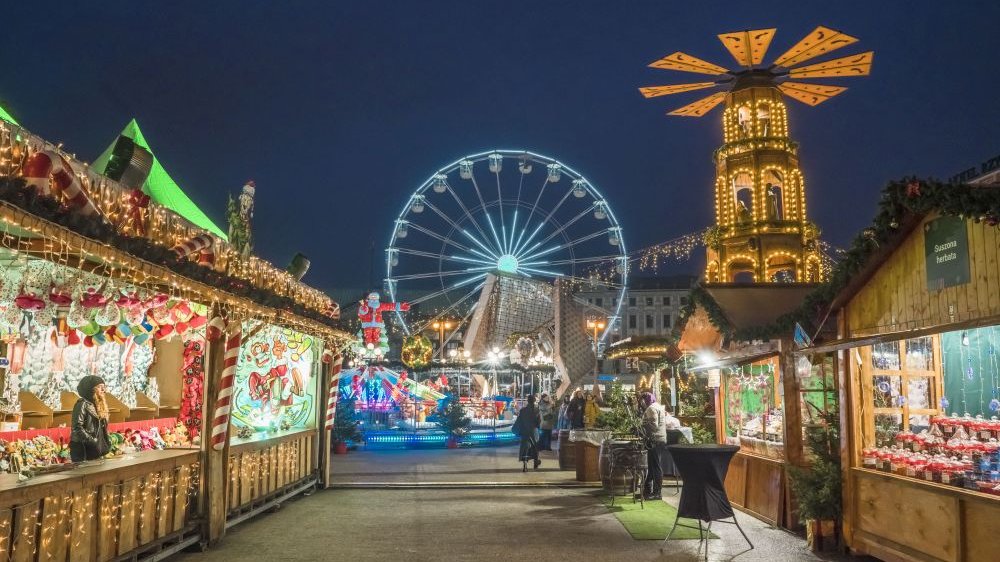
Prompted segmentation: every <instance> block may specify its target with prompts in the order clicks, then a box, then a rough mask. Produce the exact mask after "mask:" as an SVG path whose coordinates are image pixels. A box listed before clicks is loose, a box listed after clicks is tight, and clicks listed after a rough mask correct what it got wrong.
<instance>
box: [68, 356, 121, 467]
mask: <svg viewBox="0 0 1000 562" xmlns="http://www.w3.org/2000/svg"><path fill="white" fill-rule="evenodd" d="M76 391H77V393H78V394H79V395H80V399H79V400H77V401H76V404H75V405H74V406H73V429H72V432H71V433H70V438H69V454H70V458H71V459H72V460H73V462H82V461H89V460H94V459H99V458H101V457H103V456H104V455H106V454H108V451H110V450H111V440H110V438H109V437H108V416H109V412H108V403H107V401H106V400H105V398H104V392H105V386H104V379H102V378H101V377H98V376H95V375H87V376H85V377H83V378H82V379H80V384H78V385H77V387H76Z"/></svg>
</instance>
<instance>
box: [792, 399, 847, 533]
mask: <svg viewBox="0 0 1000 562" xmlns="http://www.w3.org/2000/svg"><path fill="white" fill-rule="evenodd" d="M819 416H820V419H821V420H822V423H821V424H819V425H814V426H810V427H807V428H806V449H807V451H808V453H809V454H808V456H809V458H810V460H811V461H812V466H810V467H809V468H802V467H797V466H792V467H789V474H790V476H791V483H792V490H793V491H794V492H795V497H796V500H797V501H798V511H799V520H800V521H802V522H803V523H805V522H807V521H809V520H819V521H834V522H839V520H840V516H841V513H842V511H843V506H842V504H841V480H840V479H841V473H840V413H839V412H838V411H837V410H833V411H830V412H821V413H820V414H819Z"/></svg>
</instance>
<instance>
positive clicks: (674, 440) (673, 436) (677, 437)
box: [660, 429, 685, 477]
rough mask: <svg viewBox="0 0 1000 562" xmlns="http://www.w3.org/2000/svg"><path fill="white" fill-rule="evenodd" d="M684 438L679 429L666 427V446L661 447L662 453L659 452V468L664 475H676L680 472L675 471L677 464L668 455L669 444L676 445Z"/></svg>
mask: <svg viewBox="0 0 1000 562" xmlns="http://www.w3.org/2000/svg"><path fill="white" fill-rule="evenodd" d="M683 440H685V438H684V434H683V433H681V431H680V430H679V429H668V430H667V445H668V446H667V447H662V448H661V450H662V453H661V454H660V470H662V471H663V475H664V476H675V477H676V476H677V475H678V474H680V473H679V472H677V465H676V464H675V463H674V458H673V456H671V455H670V447H669V445H677V444H679V443H681V442H682V441H683Z"/></svg>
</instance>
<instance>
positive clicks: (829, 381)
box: [678, 284, 835, 528]
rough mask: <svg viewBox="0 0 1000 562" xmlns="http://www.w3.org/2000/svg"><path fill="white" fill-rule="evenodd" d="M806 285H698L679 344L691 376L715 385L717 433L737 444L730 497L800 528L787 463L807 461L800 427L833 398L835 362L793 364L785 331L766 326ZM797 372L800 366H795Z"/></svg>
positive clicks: (746, 508) (770, 518) (770, 520)
mask: <svg viewBox="0 0 1000 562" xmlns="http://www.w3.org/2000/svg"><path fill="white" fill-rule="evenodd" d="M813 289H814V286H810V285H773V284H771V285H766V286H764V285H743V286H739V285H737V286H721V285H708V286H705V287H701V288H698V289H695V290H694V291H693V292H692V296H691V301H690V302H691V303H692V304H691V306H690V309H689V310H688V311H687V312H686V314H685V316H684V319H683V320H685V321H686V322H685V324H684V326H683V328H682V330H681V337H680V341H679V343H678V347H679V348H680V349H681V351H683V352H684V353H686V354H688V355H689V356H690V357H692V359H691V360H689V361H687V362H686V363H685V364H686V365H687V366H686V367H685V369H686V371H687V373H688V374H695V375H698V376H705V377H708V381H709V386H710V387H713V388H715V389H716V390H715V411H716V436H717V439H718V442H719V443H720V444H731V445H739V446H740V451H739V452H738V453H737V454H736V455H735V456H734V457H733V460H732V462H731V464H730V468H729V471H728V473H727V477H726V491H727V494H728V496H729V500H730V502H731V503H732V504H733V505H734V506H737V507H739V508H741V509H743V510H744V511H747V512H749V513H751V514H753V515H755V516H756V517H758V518H760V519H762V520H764V521H767V522H768V523H771V524H772V525H777V526H781V527H786V528H797V527H798V520H797V517H796V516H795V498H794V497H793V494H792V492H791V487H790V484H789V481H788V476H787V472H788V467H789V466H804V465H806V464H807V462H808V461H807V459H806V458H805V457H804V454H803V449H802V442H803V431H804V429H805V427H807V426H808V424H810V423H813V421H812V420H814V419H815V418H816V417H817V415H818V413H819V412H820V411H826V410H827V409H829V408H830V407H831V406H832V404H831V400H830V398H832V395H833V393H834V391H835V390H834V389H835V387H834V377H833V374H834V370H833V365H832V364H829V363H828V364H823V365H820V366H818V367H817V368H816V369H811V368H806V369H804V370H801V369H797V366H796V364H795V363H794V358H793V356H792V350H793V348H794V346H793V344H792V341H791V339H792V338H791V336H792V334H791V333H790V332H789V333H787V334H784V333H782V334H778V335H774V334H770V333H769V332H768V331H767V327H768V326H770V325H772V324H773V323H774V321H775V319H777V318H778V317H779V316H781V315H782V314H785V313H787V312H788V311H791V310H794V309H795V307H796V306H798V305H799V304H800V303H801V302H802V300H803V299H804V298H805V296H806V295H807V294H808V293H809V292H810V291H812V290H813ZM800 371H802V372H800Z"/></svg>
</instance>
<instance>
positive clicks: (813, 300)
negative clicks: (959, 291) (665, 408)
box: [674, 177, 1000, 341]
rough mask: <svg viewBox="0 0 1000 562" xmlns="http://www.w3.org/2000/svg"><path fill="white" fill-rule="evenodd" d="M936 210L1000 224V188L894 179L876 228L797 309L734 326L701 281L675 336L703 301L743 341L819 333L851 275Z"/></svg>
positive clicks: (858, 241)
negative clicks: (761, 322)
mask: <svg viewBox="0 0 1000 562" xmlns="http://www.w3.org/2000/svg"><path fill="white" fill-rule="evenodd" d="M932 212H938V213H940V214H941V215H944V216H953V217H958V218H960V219H971V220H973V221H975V222H977V223H978V222H983V223H985V224H987V225H989V226H997V225H998V224H1000V187H997V186H972V185H969V184H965V183H942V182H939V181H936V180H933V179H930V180H920V179H917V178H914V177H904V178H903V179H901V180H898V181H894V182H890V183H889V184H888V185H886V187H885V189H883V190H882V198H881V200H880V201H879V205H878V213H876V215H875V219H874V220H873V223H872V226H871V227H869V228H866V229H864V230H862V231H861V232H860V233H859V234H858V235H857V236H856V237H855V238H854V241H853V243H852V244H851V248H850V249H849V250H847V251H846V252H845V254H844V256H843V258H842V259H841V260H840V261H838V262H837V265H836V266H835V267H834V268H833V271H831V273H830V277H829V279H828V280H827V281H826V282H825V283H823V284H822V285H820V286H819V287H817V288H816V289H815V290H814V291H813V292H811V293H809V295H807V296H806V298H805V300H804V301H803V303H802V306H800V307H799V308H798V309H797V310H794V311H792V312H789V313H787V314H783V315H782V316H780V317H778V318H777V319H776V320H775V321H774V322H773V323H771V324H769V325H765V326H753V327H748V328H741V329H734V328H733V327H732V326H731V325H730V323H729V321H728V320H727V319H726V316H725V314H723V312H722V308H721V307H719V304H718V303H717V302H715V299H713V298H712V296H711V295H710V294H709V293H708V290H707V289H705V288H704V287H703V286H700V285H699V286H698V287H695V288H694V289H693V290H692V291H691V295H690V298H689V299H688V304H687V306H685V307H684V308H682V309H681V312H680V319H679V321H678V323H677V326H676V327H675V329H674V331H675V334H677V336H679V335H680V333H681V332H683V330H684V326H685V325H686V323H687V321H688V319H689V318H690V316H691V314H693V313H694V311H695V309H696V308H697V307H698V306H699V305H700V306H701V307H702V308H704V309H705V311H706V312H707V313H708V317H709V320H710V321H711V322H712V325H714V326H715V327H716V328H718V330H719V331H720V332H721V333H722V334H723V335H725V336H726V337H729V338H733V339H737V340H740V341H754V340H768V339H772V338H775V337H778V336H789V335H791V333H792V331H793V330H794V328H795V324H796V323H799V324H801V325H802V327H803V328H804V329H806V330H807V331H812V332H814V331H815V330H816V329H818V328H819V327H820V326H818V324H819V322H820V321H821V319H822V317H823V315H824V314H825V313H826V311H827V309H828V308H829V307H830V305H831V304H832V303H833V300H834V298H836V296H837V295H838V294H839V293H840V292H841V291H843V290H844V289H845V288H846V287H847V284H848V283H849V282H850V280H851V279H853V278H854V277H856V276H857V275H859V274H860V273H861V271H862V270H863V269H864V268H865V266H866V265H867V264H868V262H869V261H870V260H871V259H872V258H873V257H874V256H875V255H876V253H877V252H878V251H879V248H881V247H883V246H885V245H887V244H890V243H891V242H893V241H894V240H895V239H896V237H897V236H899V235H900V233H899V227H900V225H901V224H903V223H904V222H906V221H907V220H908V219H913V218H917V217H921V216H924V215H927V214H929V213H932Z"/></svg>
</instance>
